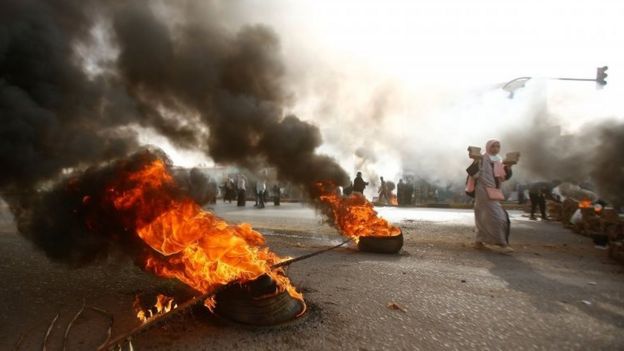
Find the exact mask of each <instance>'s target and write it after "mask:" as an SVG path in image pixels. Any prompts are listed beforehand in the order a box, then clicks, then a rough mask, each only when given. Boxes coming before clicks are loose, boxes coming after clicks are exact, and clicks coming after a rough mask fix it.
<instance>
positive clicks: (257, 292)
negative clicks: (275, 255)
mask: <svg viewBox="0 0 624 351" xmlns="http://www.w3.org/2000/svg"><path fill="white" fill-rule="evenodd" d="M305 310H306V306H305V303H304V302H303V301H302V300H299V299H296V298H293V297H292V296H290V295H289V294H288V292H287V291H285V290H284V291H279V290H278V289H277V285H276V284H275V282H274V281H273V280H272V279H271V278H270V277H269V276H268V275H262V276H260V277H259V278H257V279H255V280H253V281H250V282H247V283H244V284H239V283H232V284H230V285H229V286H227V287H226V288H225V289H223V290H221V291H220V292H219V293H218V294H217V295H216V308H215V313H216V314H217V315H219V316H221V317H223V318H226V319H229V320H231V321H234V322H238V323H241V324H247V325H255V326H269V325H276V324H282V323H285V322H288V321H291V320H293V319H295V318H297V317H299V316H301V315H303V314H304V313H305Z"/></svg>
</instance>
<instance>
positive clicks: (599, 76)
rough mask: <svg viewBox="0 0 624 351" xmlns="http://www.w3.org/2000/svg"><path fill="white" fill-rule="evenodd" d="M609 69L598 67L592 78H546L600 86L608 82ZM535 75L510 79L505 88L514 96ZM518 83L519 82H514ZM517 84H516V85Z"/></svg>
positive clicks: (511, 96) (510, 95) (510, 96)
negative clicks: (592, 83)
mask: <svg viewBox="0 0 624 351" xmlns="http://www.w3.org/2000/svg"><path fill="white" fill-rule="evenodd" d="M608 69H609V67H607V66H603V67H598V68H596V78H595V79H592V78H546V79H552V80H573V81H580V82H596V83H597V84H598V87H602V86H604V85H606V84H607V81H606V78H607V73H606V71H607V70H608ZM532 78H533V77H518V78H515V79H512V80H510V81H509V82H507V83H505V85H503V87H502V88H503V90H506V91H508V92H509V98H513V95H514V91H515V90H516V89H518V88H522V87H524V84H525V83H526V82H527V81H528V80H530V79H532ZM514 83H517V84H514ZM514 85H515V86H514Z"/></svg>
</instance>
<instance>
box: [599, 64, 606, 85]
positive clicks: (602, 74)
mask: <svg viewBox="0 0 624 351" xmlns="http://www.w3.org/2000/svg"><path fill="white" fill-rule="evenodd" d="M608 69H609V67H608V66H604V67H598V68H596V83H598V84H600V85H606V84H607V81H606V80H605V79H607V76H608V74H607V70H608Z"/></svg>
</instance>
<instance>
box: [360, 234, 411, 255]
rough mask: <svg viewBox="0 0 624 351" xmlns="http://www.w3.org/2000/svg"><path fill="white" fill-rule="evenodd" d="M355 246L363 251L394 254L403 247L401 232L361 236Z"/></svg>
mask: <svg viewBox="0 0 624 351" xmlns="http://www.w3.org/2000/svg"><path fill="white" fill-rule="evenodd" d="M357 247H358V250H360V251H364V252H374V253H384V254H395V253H398V252H399V251H400V250H401V248H402V247H403V232H401V233H399V235H394V236H361V237H360V238H359V240H358V244H357Z"/></svg>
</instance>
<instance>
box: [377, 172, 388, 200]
mask: <svg viewBox="0 0 624 351" xmlns="http://www.w3.org/2000/svg"><path fill="white" fill-rule="evenodd" d="M379 180H381V186H380V187H379V200H378V201H379V202H381V201H382V199H384V200H383V201H385V202H386V203H390V198H389V197H388V189H387V188H386V181H385V180H384V179H383V177H379Z"/></svg>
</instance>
